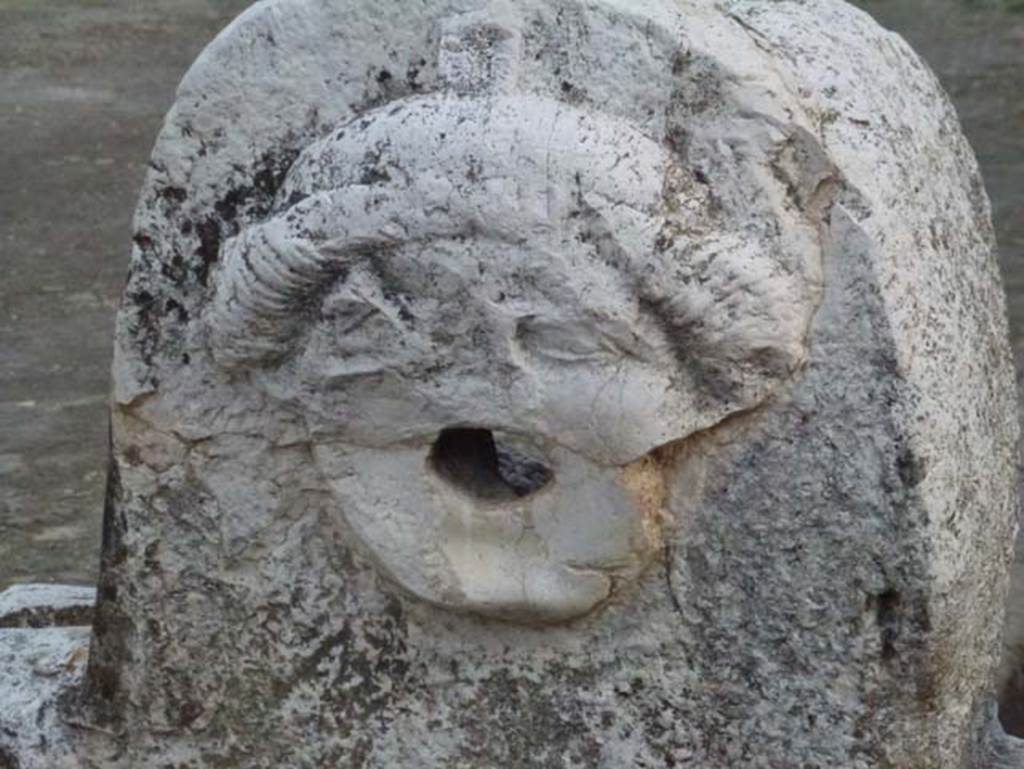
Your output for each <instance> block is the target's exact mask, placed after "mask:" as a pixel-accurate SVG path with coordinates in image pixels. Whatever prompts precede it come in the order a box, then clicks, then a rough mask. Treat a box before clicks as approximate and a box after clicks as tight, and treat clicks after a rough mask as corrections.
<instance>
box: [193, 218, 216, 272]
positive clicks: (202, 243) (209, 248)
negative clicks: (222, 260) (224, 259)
mask: <svg viewBox="0 0 1024 769" xmlns="http://www.w3.org/2000/svg"><path fill="white" fill-rule="evenodd" d="M196 232H197V233H198V234H199V247H198V248H197V249H196V256H197V257H199V260H198V261H197V262H196V264H195V265H194V267H193V270H194V271H195V276H196V280H197V281H198V282H199V283H200V285H203V286H205V285H206V284H207V281H209V279H210V270H211V269H212V268H213V265H215V264H216V263H217V259H218V258H219V255H220V239H221V237H220V225H218V224H217V221H216V220H215V219H205V220H203V221H202V222H199V223H198V224H197V225H196Z"/></svg>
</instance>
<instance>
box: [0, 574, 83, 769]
mask: <svg viewBox="0 0 1024 769" xmlns="http://www.w3.org/2000/svg"><path fill="white" fill-rule="evenodd" d="M40 587H41V586H40ZM7 592H10V591H7ZM0 599H4V600H6V599H9V596H8V595H7V593H4V594H3V595H2V596H0ZM5 605H6V604H5ZM88 655H89V628H87V627H52V628H45V629H17V630H14V629H5V630H0V769H8V768H11V769H73V768H75V767H79V766H81V763H80V759H79V758H77V757H76V756H75V755H74V752H73V749H72V747H71V741H70V739H69V736H70V732H69V729H70V728H71V727H72V726H73V724H69V723H68V722H67V721H66V720H65V719H64V718H63V716H62V714H61V710H60V700H61V695H62V694H63V693H65V692H67V691H69V690H70V689H71V688H73V687H75V686H77V685H78V684H79V683H80V681H81V679H82V676H83V675H84V674H85V667H86V660H87V659H88Z"/></svg>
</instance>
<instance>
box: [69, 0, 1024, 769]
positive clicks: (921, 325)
mask: <svg viewBox="0 0 1024 769" xmlns="http://www.w3.org/2000/svg"><path fill="white" fill-rule="evenodd" d="M398 19H400V20H401V23H396V20H398ZM490 118H493V123H488V122H487V121H488V119H490ZM442 133H443V134H444V136H443V137H442V136H441V134H442ZM616 148H618V150H620V151H621V153H622V154H621V156H618V155H617V154H616ZM136 226H137V232H136V237H135V243H136V249H135V251H134V255H133V268H132V275H131V278H130V281H129V285H128V289H127V292H126V298H125V304H124V307H123V310H122V312H121V316H120V321H119V329H118V338H117V354H116V362H115V407H114V419H113V432H114V454H113V461H112V463H111V477H110V485H109V494H108V510H107V515H106V530H105V536H104V563H103V576H102V580H101V585H100V590H99V595H100V600H99V604H98V609H97V619H96V622H95V625H94V640H93V650H92V654H91V657H90V670H89V686H90V691H91V706H90V709H89V713H88V716H89V718H88V723H90V724H93V725H99V726H100V727H101V728H107V729H109V730H110V731H111V732H112V733H114V734H117V735H120V737H119V741H118V743H117V744H118V748H119V750H120V752H119V753H117V754H116V755H117V756H118V759H117V761H119V762H120V764H117V763H116V762H115V763H114V765H124V766H138V765H147V764H148V763H152V762H153V757H154V756H157V757H161V758H163V759H164V760H165V761H166V762H168V763H174V765H176V766H193V767H199V766H211V765H218V764H220V765H228V766H242V767H264V766H266V767H271V766H281V765H287V766H298V767H319V766H333V765H344V766H353V767H388V769H391V768H392V767H417V768H419V767H434V766H466V767H470V766H473V767H476V766H497V765H501V766H509V767H546V766H581V767H584V766H585V767H609V768H614V769H619V768H620V767H624V766H671V765H677V766H696V767H702V768H705V767H706V768H707V769H719V768H721V769H724V768H725V767H736V766H750V767H792V766H814V767H816V766H822V767H824V766H828V767H833V766H837V767H844V768H848V769H868V767H879V766H886V767H892V768H893V769H919V768H920V767H924V766H927V767H929V768H931V767H938V768H939V769H947V768H949V769H953V768H954V767H956V768H957V769H960V768H961V767H964V766H971V767H983V766H986V765H988V764H989V763H990V762H991V761H994V758H993V756H994V753H993V750H994V748H995V747H997V746H996V743H998V742H999V740H1000V735H999V734H998V732H994V731H993V724H992V710H991V707H990V705H991V703H990V697H989V695H990V691H989V690H990V686H991V679H992V673H993V668H994V665H995V660H996V654H997V650H998V635H999V626H1000V621H1001V616H1000V615H1001V601H1002V597H1003V595H1004V593H1005V587H1006V576H1007V572H1008V568H1009V560H1010V549H1011V546H1012V539H1013V536H1012V535H1013V529H1014V516H1013V512H1014V504H1015V501H1014V484H1013V482H1012V478H1013V473H1014V464H1015V463H1014V446H1015V442H1016V439H1017V433H1016V429H1017V428H1016V420H1015V415H1014V388H1013V376H1012V369H1011V366H1010V358H1009V352H1008V345H1007V343H1006V328H1005V321H1004V317H1003V299H1002V293H1001V288H1000V285H999V279H998V273H997V269H996V264H995V260H994V254H993V244H992V238H991V229H990V226H989V222H988V207H987V202H986V199H985V195H984V191H983V189H982V187H981V183H980V180H979V178H978V174H977V169H976V166H975V163H974V160H973V157H972V155H971V153H970V150H969V148H968V147H967V146H966V144H965V143H964V141H963V139H962V137H961V135H960V132H959V128H958V126H957V122H956V118H955V115H954V114H953V112H952V110H951V108H950V107H949V105H948V102H947V101H946V99H945V97H944V96H943V94H942V93H941V91H940V89H939V88H938V86H937V84H936V83H935V81H934V78H932V76H931V75H930V74H929V73H928V72H927V71H926V70H925V69H924V68H923V66H922V65H921V64H920V63H919V61H918V60H917V58H916V57H915V56H914V55H913V54H912V53H911V52H910V51H909V50H908V49H907V48H906V46H905V45H904V44H903V43H902V42H901V41H900V40H899V39H898V38H896V37H894V36H892V35H889V34H887V33H885V32H883V31H881V30H880V29H878V28H877V27H876V26H875V25H874V24H873V23H872V22H871V21H870V20H869V19H868V18H867V17H866V16H864V15H863V14H861V13H859V12H857V11H855V10H853V9H851V8H849V7H847V6H845V5H843V4H840V3H836V2H829V1H823V2H815V3H797V2H784V3H779V2H750V1H748V0H744V1H743V2H735V3H728V4H724V5H712V4H710V3H705V2H677V1H676V0H671V1H670V0H642V2H635V1H634V0H630V2H625V1H624V0H601V1H600V2H586V3H584V2H577V1H576V0H546V1H545V2H540V1H539V0H524V1H523V2H517V3H514V4H513V3H494V4H487V3H484V2H478V1H477V0H450V1H448V0H434V1H432V2H426V3H416V4H409V3H400V2H398V1H397V0H375V1H374V2H365V3H364V2H356V1H355V0H352V1H350V2H314V0H271V2H264V3H261V4H258V5H256V6H254V8H253V9H252V10H251V11H250V12H249V13H247V14H246V15H244V16H243V17H242V18H240V19H239V20H238V21H236V22H235V23H234V24H233V25H232V26H231V27H230V28H229V29H228V30H226V31H225V33H224V34H223V35H222V36H221V37H220V38H218V40H217V41H216V42H215V43H214V44H213V45H212V46H211V47H210V48H209V49H208V50H207V52H206V53H205V54H204V55H203V57H201V58H200V60H199V61H198V62H197V63H196V65H195V66H194V68H193V69H192V71H191V72H190V73H189V75H188V76H187V77H186V79H185V82H184V83H183V84H182V86H181V89H180V90H179V96H178V101H177V103H176V106H175V108H174V110H173V111H172V113H171V114H170V116H169V117H168V121H167V123H166V125H165V128H164V131H163V132H162V134H161V137H160V139H159V141H158V143H157V147H156V149H155V151H154V155H153V160H152V171H151V173H150V175H149V178H148V180H147V183H146V187H145V190H144V192H143V199H142V203H141V205H140V208H139V211H138V216H137V220H136ZM91 734H92V736H93V739H94V740H96V741H97V742H92V743H90V745H88V746H85V747H83V751H84V752H86V753H88V754H89V760H90V761H92V762H93V764H94V765H96V766H110V765H111V761H112V759H110V758H109V757H110V755H113V752H112V751H111V750H109V746H105V747H107V748H108V749H106V750H105V751H102V757H101V748H102V747H104V746H102V744H101V743H102V740H101V739H100V737H101V736H102V733H99V732H92V733H91ZM993 734H995V735H996V736H995V737H993V736H992V735H993ZM97 735H99V736H97ZM1002 747H1005V748H1006V749H1007V750H1009V749H1010V747H1008V744H1007V745H1003V746H1002Z"/></svg>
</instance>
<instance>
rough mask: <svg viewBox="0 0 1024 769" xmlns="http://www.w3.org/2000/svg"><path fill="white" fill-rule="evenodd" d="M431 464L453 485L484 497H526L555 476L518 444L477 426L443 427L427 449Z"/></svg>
mask: <svg viewBox="0 0 1024 769" xmlns="http://www.w3.org/2000/svg"><path fill="white" fill-rule="evenodd" d="M430 466H431V467H432V468H433V469H434V471H435V472H436V473H437V474H438V475H440V476H441V477H442V478H444V479H445V480H446V481H448V482H449V483H450V484H452V485H453V486H455V487H457V488H459V489H461V490H462V491H464V492H466V493H467V494H470V495H472V496H474V497H477V498H479V499H487V500H508V499H517V498H522V497H528V496H529V495H530V494H533V493H535V492H537V491H539V490H540V489H542V488H543V487H544V486H546V485H547V484H548V483H549V482H550V481H551V479H552V478H553V477H554V473H553V472H552V471H551V470H550V468H548V467H547V466H546V465H545V464H544V463H543V462H540V461H538V460H536V459H534V458H533V457H530V456H529V455H528V454H526V453H525V452H524V451H523V450H522V449H521V448H520V447H518V446H513V445H511V444H510V443H508V442H506V441H502V440H500V439H495V436H494V433H493V432H492V431H490V430H485V429H482V428H476V427H452V428H447V429H445V430H442V431H441V434H440V435H439V436H438V438H437V440H436V441H435V442H434V445H433V447H432V448H431V450H430Z"/></svg>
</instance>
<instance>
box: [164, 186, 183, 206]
mask: <svg viewBox="0 0 1024 769" xmlns="http://www.w3.org/2000/svg"><path fill="white" fill-rule="evenodd" d="M157 194H158V195H159V196H160V197H161V198H163V199H164V200H166V201H167V202H168V203H170V204H172V205H174V206H180V205H181V204H182V203H184V202H185V200H186V199H187V198H188V193H187V192H186V191H185V190H184V189H182V188H181V187H163V188H162V189H161V190H160V191H159V192H158V193H157Z"/></svg>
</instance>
